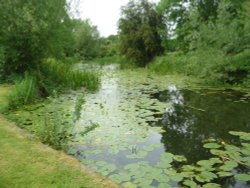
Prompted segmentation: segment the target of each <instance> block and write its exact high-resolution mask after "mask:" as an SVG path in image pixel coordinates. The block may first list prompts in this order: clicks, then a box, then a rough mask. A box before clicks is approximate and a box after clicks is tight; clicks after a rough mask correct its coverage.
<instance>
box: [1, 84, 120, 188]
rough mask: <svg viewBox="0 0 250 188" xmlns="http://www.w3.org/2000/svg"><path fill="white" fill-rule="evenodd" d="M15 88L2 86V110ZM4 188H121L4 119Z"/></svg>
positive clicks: (2, 139)
mask: <svg viewBox="0 0 250 188" xmlns="http://www.w3.org/2000/svg"><path fill="white" fill-rule="evenodd" d="M11 89H12V86H9V85H1V86H0V110H1V109H3V108H4V107H5V106H7V105H8V102H7V96H8V94H9V93H10V91H11ZM0 144H1V150H0V169H1V170H0V187H3V188H4V187H20V188H22V187H34V188H37V187H46V188H47V187H48V188H49V187H60V188H61V187H74V188H77V187H89V188H92V187H117V186H116V185H115V184H114V183H113V182H111V181H109V180H107V179H105V178H103V177H100V176H98V175H96V174H93V173H90V172H88V170H87V169H84V167H83V166H82V165H81V163H80V162H78V161H77V160H76V159H74V158H72V157H69V156H67V155H66V154H64V153H63V152H61V151H56V150H53V149H51V148H49V147H47V146H45V145H43V144H41V143H40V142H39V141H37V140H35V139H34V138H32V137H31V136H30V135H29V134H28V133H27V132H25V131H23V130H21V129H19V128H17V127H16V126H15V125H14V124H13V123H10V122H9V121H7V120H6V119H5V118H4V117H3V116H2V115H0Z"/></svg>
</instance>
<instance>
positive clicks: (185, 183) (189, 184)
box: [183, 180, 197, 188]
mask: <svg viewBox="0 0 250 188" xmlns="http://www.w3.org/2000/svg"><path fill="white" fill-rule="evenodd" d="M183 184H184V185H186V186H189V187H191V188H197V184H196V183H195V182H194V181H192V180H185V181H184V182H183Z"/></svg>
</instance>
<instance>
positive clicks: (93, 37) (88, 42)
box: [73, 20, 100, 59]
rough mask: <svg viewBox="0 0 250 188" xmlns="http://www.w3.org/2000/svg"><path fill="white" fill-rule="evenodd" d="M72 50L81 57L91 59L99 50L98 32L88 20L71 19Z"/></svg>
mask: <svg viewBox="0 0 250 188" xmlns="http://www.w3.org/2000/svg"><path fill="white" fill-rule="evenodd" d="M73 23H74V29H73V37H74V51H75V53H76V54H77V55H79V56H80V57H81V58H87V59H91V58H94V57H97V56H98V55H99V52H100V45H99V43H100V34H99V31H98V30H97V27H96V26H93V25H92V24H91V23H90V21H89V20H73Z"/></svg>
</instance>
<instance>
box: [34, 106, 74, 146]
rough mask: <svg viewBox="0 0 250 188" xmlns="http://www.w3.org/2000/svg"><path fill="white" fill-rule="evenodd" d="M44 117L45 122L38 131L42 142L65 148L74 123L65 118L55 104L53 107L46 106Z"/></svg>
mask: <svg viewBox="0 0 250 188" xmlns="http://www.w3.org/2000/svg"><path fill="white" fill-rule="evenodd" d="M50 113H53V117H51V116H50ZM43 117H44V121H43V124H42V125H41V127H40V129H39V130H38V131H37V136H38V137H39V139H40V140H41V142H42V143H45V144H48V145H50V146H52V147H53V148H55V149H63V148H65V147H66V145H67V140H68V139H69V137H70V133H71V131H70V130H71V128H72V127H73V125H72V124H70V123H69V122H65V121H64V120H63V117H62V116H61V114H60V112H59V109H57V107H56V106H54V107H53V109H51V108H50V109H46V108H45V109H44V112H43Z"/></svg>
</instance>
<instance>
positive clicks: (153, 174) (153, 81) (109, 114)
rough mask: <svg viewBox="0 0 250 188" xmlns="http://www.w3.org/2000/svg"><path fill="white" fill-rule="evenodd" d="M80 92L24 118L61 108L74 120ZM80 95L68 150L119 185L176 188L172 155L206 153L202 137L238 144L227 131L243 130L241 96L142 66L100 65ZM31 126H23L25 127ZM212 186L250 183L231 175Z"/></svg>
mask: <svg viewBox="0 0 250 188" xmlns="http://www.w3.org/2000/svg"><path fill="white" fill-rule="evenodd" d="M79 94H83V91H82V90H79V91H77V92H74V93H71V94H66V95H64V96H61V97H59V98H56V99H55V100H54V102H52V104H45V105H42V106H41V107H39V109H38V110H36V109H35V110H33V111H32V112H30V113H28V114H27V112H25V116H29V121H37V119H39V118H41V117H42V115H41V113H40V112H38V111H39V110H40V111H41V109H42V108H45V107H46V106H47V105H51V106H56V105H61V107H60V108H61V110H58V112H61V113H65V114H66V115H65V116H63V117H65V118H70V117H71V116H72V117H73V115H72V113H73V111H74V110H73V109H74V105H75V101H76V100H75V99H76V97H77V96H79ZM84 100H85V103H84V104H83V105H82V110H81V113H80V117H79V119H78V120H77V121H74V125H73V130H72V138H71V140H70V141H69V143H68V145H69V149H68V151H67V152H68V153H69V154H71V155H74V156H75V157H76V158H78V159H79V160H80V161H81V162H82V163H83V164H85V165H86V166H88V167H89V168H91V169H92V170H94V171H97V172H99V173H100V174H102V175H104V176H107V177H108V178H111V179H112V180H114V181H115V182H117V183H118V184H120V185H122V186H124V187H143V188H144V187H164V188H167V187H179V186H181V184H180V183H178V182H179V181H180V178H179V176H178V174H177V171H178V167H179V165H180V164H179V163H178V162H176V161H174V160H175V159H174V158H175V157H174V155H181V156H185V157H186V158H187V162H186V164H194V163H195V162H197V161H199V160H204V159H208V158H209V157H211V156H210V154H209V150H208V149H205V148H203V147H202V146H203V144H204V142H205V141H206V140H208V139H215V140H216V141H217V142H218V143H220V142H225V143H230V144H236V145H237V144H239V140H238V138H237V137H235V136H231V135H230V134H228V132H229V131H245V132H250V103H249V101H250V100H249V97H248V95H247V94H246V93H241V92H236V91H233V90H217V89H204V88H203V89H197V86H196V87H194V86H192V85H190V84H189V82H188V81H187V80H186V79H185V78H178V77H174V76H159V75H154V74H152V73H148V72H146V71H145V70H136V71H117V70H114V69H113V68H112V66H111V67H106V69H105V71H104V73H103V74H102V78H101V87H100V89H99V91H97V92H96V93H84ZM19 113H20V114H21V112H19ZM23 114H24V113H23ZM52 115H53V113H52ZM34 117H35V118H34ZM35 123H36V122H33V124H31V125H29V127H30V128H29V129H30V130H32V128H31V127H32V126H33V125H34V124H35ZM247 170H249V169H247ZM234 173H237V171H235V172H234ZM131 182H132V183H131ZM217 183H219V184H221V185H223V186H224V187H248V186H249V185H247V184H246V183H244V182H239V181H235V180H234V179H233V178H226V179H222V180H220V181H219V182H217Z"/></svg>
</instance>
